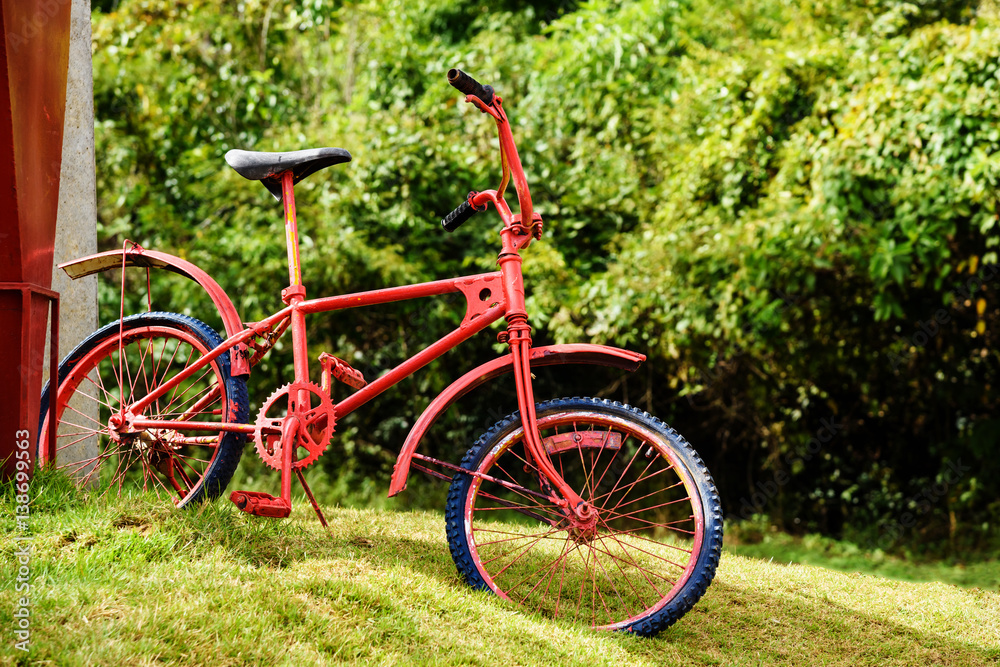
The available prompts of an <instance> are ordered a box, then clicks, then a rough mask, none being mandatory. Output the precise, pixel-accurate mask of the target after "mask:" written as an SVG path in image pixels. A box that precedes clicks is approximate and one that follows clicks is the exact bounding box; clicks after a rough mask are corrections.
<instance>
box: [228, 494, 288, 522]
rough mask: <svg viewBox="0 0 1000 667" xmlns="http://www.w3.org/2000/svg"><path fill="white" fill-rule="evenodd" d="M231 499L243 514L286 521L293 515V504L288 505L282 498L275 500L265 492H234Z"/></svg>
mask: <svg viewBox="0 0 1000 667" xmlns="http://www.w3.org/2000/svg"><path fill="white" fill-rule="evenodd" d="M229 499H230V500H231V501H233V504H234V505H236V507H237V508H239V510H240V511H241V512H246V513H247V514H252V515H253V516H266V517H271V518H272V519H284V518H286V517H288V515H289V514H291V513H292V505H291V503H286V502H285V501H284V500H282V499H281V498H275V497H274V496H272V495H271V494H270V493H264V492H263V491H233V492H232V494H230V496H229Z"/></svg>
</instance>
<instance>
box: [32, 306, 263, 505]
mask: <svg viewBox="0 0 1000 667" xmlns="http://www.w3.org/2000/svg"><path fill="white" fill-rule="evenodd" d="M119 331H121V336H119ZM119 339H121V345H119ZM220 343H222V339H221V338H220V337H219V335H218V334H217V333H216V332H215V331H214V330H213V329H212V328H211V327H209V326H208V325H206V324H205V323H204V322H200V321H198V320H196V319H193V318H191V317H186V316H184V315H178V314H175V313H143V314H141V315H133V316H130V317H126V318H125V319H124V320H123V321H122V322H121V323H119V322H113V323H111V324H109V325H107V326H105V327H103V328H101V329H99V330H98V331H95V332H94V333H93V334H91V335H90V336H89V337H88V338H87V339H86V340H84V341H83V342H82V343H80V345H78V346H77V347H76V349H74V350H73V351H72V352H70V354H69V355H68V356H67V357H66V358H65V359H64V360H63V362H62V363H61V364H60V365H59V376H58V377H59V380H58V381H59V389H58V392H57V395H56V397H55V400H56V417H57V422H58V425H59V426H58V430H57V434H56V456H55V460H54V461H43V456H42V454H43V451H44V449H45V443H46V442H47V438H48V428H49V423H48V417H49V401H50V400H52V398H53V396H52V389H51V387H50V386H49V385H48V384H46V386H45V388H44V389H43V391H42V400H41V414H40V415H39V428H38V433H39V437H38V443H39V445H38V454H39V456H38V459H37V460H38V461H39V462H42V463H47V464H50V465H53V466H54V467H55V468H57V469H59V470H63V471H65V472H66V473H68V474H69V475H71V476H72V477H74V478H75V480H76V481H77V483H78V484H79V485H80V486H82V487H85V488H87V489H89V490H91V491H93V492H96V493H101V494H104V493H114V494H124V493H129V492H132V491H135V490H146V491H153V492H155V493H157V494H160V495H165V496H168V497H172V498H173V499H174V502H175V504H176V505H177V506H179V507H183V506H185V505H188V504H191V503H194V502H198V501H201V500H206V499H212V498H215V497H217V496H219V495H220V494H221V493H222V491H223V490H224V489H225V487H226V485H227V484H228V483H229V480H230V479H231V478H232V476H233V473H234V472H235V470H236V466H237V465H238V464H239V460H240V457H241V456H242V454H243V444H244V442H245V441H246V436H245V435H242V434H238V433H220V432H214V433H213V432H211V431H205V430H200V431H196V430H183V431H182V430H173V429H166V428H161V429H141V428H133V427H129V426H127V425H126V426H125V427H123V426H122V425H121V414H122V409H121V408H122V400H123V397H124V402H125V405H126V406H129V405H133V404H135V402H136V401H138V400H140V399H141V398H143V397H145V396H146V395H148V394H149V393H150V392H152V391H153V390H154V389H155V388H156V387H159V386H160V385H162V384H163V383H165V382H167V381H169V380H171V379H172V378H174V377H176V376H177V375H178V374H179V373H181V372H182V371H183V370H184V369H186V368H188V367H190V366H191V365H193V364H194V363H195V362H197V361H198V360H199V359H201V358H202V357H203V356H205V355H206V354H207V353H208V352H210V351H211V350H212V349H213V348H215V347H216V346H217V345H219V344H220ZM119 348H120V349H119ZM248 412H249V405H248V401H247V389H246V382H245V381H244V380H243V379H241V378H234V377H232V376H231V375H230V369H229V353H228V352H225V353H223V354H221V355H219V356H218V357H216V358H215V359H214V360H213V361H211V362H210V363H209V364H208V365H207V366H205V367H204V368H202V369H200V370H198V371H197V372H195V373H194V374H193V375H192V376H191V377H189V378H187V379H186V380H184V381H182V382H181V383H180V384H178V385H177V386H176V387H174V388H173V389H171V390H170V391H168V392H167V393H166V394H165V395H164V396H163V397H161V398H160V399H158V400H156V401H154V402H153V403H152V404H151V405H150V406H149V407H148V408H147V409H146V410H144V411H143V412H142V414H141V415H138V416H141V417H144V418H147V419H159V420H171V421H196V422H226V423H246V421H247V414H248Z"/></svg>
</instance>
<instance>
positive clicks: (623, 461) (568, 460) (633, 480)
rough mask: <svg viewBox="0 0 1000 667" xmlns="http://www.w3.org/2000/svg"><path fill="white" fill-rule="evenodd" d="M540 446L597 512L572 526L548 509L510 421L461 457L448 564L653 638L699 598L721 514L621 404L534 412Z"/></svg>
mask: <svg viewBox="0 0 1000 667" xmlns="http://www.w3.org/2000/svg"><path fill="white" fill-rule="evenodd" d="M537 415H538V427H539V431H540V435H541V437H542V443H543V445H544V447H545V449H546V451H547V452H548V454H549V457H550V459H551V460H552V463H553V465H554V466H555V469H556V470H557V471H558V472H559V474H560V475H561V476H562V477H563V479H564V480H565V481H566V482H567V483H568V484H569V485H570V486H571V487H572V488H573V489H574V490H575V491H576V492H577V493H578V494H579V495H580V496H581V497H582V498H583V499H584V500H586V501H587V502H588V503H589V504H590V505H591V506H592V507H593V509H594V510H596V511H597V521H596V525H594V526H593V527H590V528H588V529H585V530H581V529H580V527H579V526H578V525H574V524H573V522H572V521H570V520H569V518H568V517H567V516H566V513H565V511H564V510H561V509H560V508H559V507H558V506H557V505H556V504H554V503H553V502H552V501H551V499H550V498H551V495H552V491H551V490H550V488H549V484H548V481H547V480H545V479H544V478H542V476H541V474H540V472H539V470H538V468H537V467H536V466H535V464H534V463H533V461H532V460H531V458H530V456H529V455H528V454H527V452H526V449H525V445H524V437H523V428H522V426H521V418H520V416H519V415H518V414H517V413H514V414H512V415H510V416H509V417H507V418H506V419H503V420H501V421H500V422H498V423H497V424H496V425H494V426H493V428H491V429H490V430H489V431H488V432H486V433H485V434H484V435H483V436H482V437H481V438H479V440H478V441H477V442H476V444H475V445H473V447H472V448H471V449H470V450H469V452H468V453H467V454H466V456H465V459H464V460H463V461H462V467H463V468H465V469H466V470H468V471H469V473H471V474H465V473H458V474H456V475H455V477H454V478H453V480H452V484H451V488H450V490H449V493H448V504H447V509H446V522H447V532H448V542H449V546H450V548H451V555H452V558H453V559H454V561H455V564H456V566H457V567H458V570H459V572H460V573H461V575H462V576H463V577H464V579H465V580H466V582H468V583H469V584H470V585H471V586H472V587H474V588H479V589H484V590H491V591H493V592H494V593H496V594H497V595H499V596H501V597H504V598H508V599H510V600H513V601H514V602H516V603H518V604H520V605H522V606H523V607H525V608H526V609H528V610H531V611H538V612H541V613H543V614H547V615H551V616H558V617H569V618H573V619H575V620H578V621H581V622H584V623H587V624H588V625H590V626H592V627H594V628H596V629H601V630H624V631H628V632H634V633H636V634H640V635H645V636H652V635H655V634H657V633H658V632H660V631H661V630H663V629H665V628H667V627H669V626H670V625H671V624H673V623H674V622H675V621H676V620H677V619H679V618H680V617H681V616H683V615H684V614H685V613H686V612H687V611H688V610H689V609H691V607H692V606H694V604H695V603H696V602H697V601H698V599H699V598H701V596H702V594H704V592H705V590H706V589H707V588H708V585H709V584H710V583H711V581H712V578H713V577H714V576H715V569H716V567H717V566H718V563H719V556H720V554H721V551H722V508H721V505H720V502H719V495H718V492H717V491H716V489H715V485H714V483H713V482H712V478H711V476H710V475H709V473H708V470H707V468H706V467H705V464H704V463H702V461H701V459H700V458H699V457H698V454H697V453H695V451H694V449H692V447H691V445H689V444H688V443H687V442H686V441H685V440H684V439H683V438H682V437H681V436H680V435H679V434H678V433H677V432H676V431H674V430H673V429H671V428H670V427H668V426H667V425H666V424H664V423H663V422H662V421H660V420H659V419H656V418H655V417H651V416H650V415H648V414H647V413H645V412H643V411H641V410H638V409H636V408H633V407H630V406H627V405H622V404H621V403H617V402H612V401H607V400H602V399H595V398H569V399H559V400H554V401H547V402H544V403H539V404H538V405H537Z"/></svg>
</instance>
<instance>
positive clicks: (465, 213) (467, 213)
mask: <svg viewBox="0 0 1000 667" xmlns="http://www.w3.org/2000/svg"><path fill="white" fill-rule="evenodd" d="M484 208H485V207H484ZM478 212H479V211H477V210H476V209H474V208H472V204H470V203H469V200H465V201H464V202H462V203H461V204H459V205H458V208H456V209H455V210H454V211H452V212H451V213H449V214H448V215H446V216H444V219H443V220H442V221H441V226H442V227H444V230H445V231H446V232H453V231H455V230H456V229H458V228H459V227H461V226H462V225H463V224H464V223H465V221H466V220H468V219H469V218H471V217H472V216H474V215H475V214H476V213H478Z"/></svg>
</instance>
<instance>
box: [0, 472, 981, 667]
mask: <svg viewBox="0 0 1000 667" xmlns="http://www.w3.org/2000/svg"><path fill="white" fill-rule="evenodd" d="M61 484H62V483H61V482H59V480H46V479H41V480H39V482H38V483H37V484H35V485H34V486H35V490H34V492H33V493H37V494H38V497H37V499H36V501H35V505H34V506H33V515H32V518H31V529H32V534H33V536H34V539H33V545H34V549H35V551H34V554H33V556H32V561H31V569H32V576H33V578H34V582H33V583H34V588H33V590H32V592H31V602H32V607H31V612H32V616H31V624H32V625H31V630H32V635H31V645H30V646H31V652H30V653H29V654H27V655H25V654H23V653H21V652H20V651H17V650H15V648H14V646H13V644H14V639H13V637H12V633H11V632H8V633H6V635H5V641H4V643H3V646H2V648H0V663H2V664H11V663H14V664H16V663H19V662H20V663H27V664H34V663H41V664H60V665H74V664H102V665H125V664H128V665H147V664H158V665H160V664H167V665H194V664H213V665H313V664H316V665H319V664H331V663H333V664H337V663H345V664H347V663H354V664H385V665H390V664H414V663H416V664H456V665H457V664H476V665H479V664H481V665H491V666H496V665H536V664H538V665H541V664H546V665H548V664H557V665H588V666H590V665H623V664H625V665H656V666H660V665H771V664H795V665H805V664H818V665H819V664H821V665H914V664H916V665H938V664H942V665H952V664H953V665H985V664H997V663H1000V642H998V639H997V637H998V636H1000V593H998V592H996V591H986V590H980V589H971V590H969V589H962V588H958V587H956V586H953V585H949V584H943V583H909V582H900V581H893V580H887V579H883V578H879V577H875V576H869V575H863V574H857V573H843V572H837V571H832V570H828V569H824V568H820V567H815V566H808V565H792V566H784V565H778V564H775V563H773V562H767V561H765V560H761V559H757V558H748V557H743V556H739V555H734V554H731V553H727V554H726V555H725V556H724V557H723V560H722V563H721V565H720V568H719V573H718V576H717V577H716V581H715V583H714V584H713V585H712V586H711V588H710V589H709V591H708V593H707V594H706V595H705V597H704V598H703V599H702V601H701V602H700V603H699V604H698V605H697V606H696V607H695V609H694V610H693V611H692V612H690V613H689V614H688V615H687V616H685V617H684V618H683V619H682V620H681V621H680V622H679V623H677V624H676V625H675V626H674V627H673V628H671V629H670V630H668V631H666V632H665V633H663V634H662V635H661V636H660V637H658V638H656V639H653V640H646V639H639V638H636V637H631V636H628V635H623V634H609V633H596V632H592V631H589V630H587V629H586V628H584V627H581V626H580V625H578V624H576V623H574V622H572V621H571V620H565V621H564V620H552V619H548V618H543V617H539V616H533V615H528V614H525V613H523V612H522V611H521V610H519V609H518V608H516V607H513V606H511V605H510V604H507V603H505V602H503V601H501V600H499V599H497V598H496V597H494V596H491V595H487V594H483V593H477V592H474V591H471V590H470V589H468V588H467V587H466V586H465V585H464V584H463V583H462V582H461V581H460V580H459V578H458V575H457V573H456V571H455V568H454V565H453V564H452V562H451V558H450V556H449V554H448V548H447V544H446V542H445V535H444V520H443V516H442V515H441V514H439V513H430V512H399V511H385V510H356V509H338V508H329V509H327V517H328V519H329V520H330V524H331V526H330V531H329V533H327V532H326V531H324V530H323V529H322V528H321V527H320V525H319V523H318V522H317V521H316V519H315V517H314V516H312V513H311V508H310V507H309V506H308V504H306V503H299V505H298V506H297V508H296V511H295V513H294V514H293V516H292V518H291V519H290V520H287V521H272V520H266V519H255V518H252V517H246V516H244V515H242V514H240V513H239V512H237V511H236V510H235V508H233V507H232V506H231V505H230V504H229V503H226V502H218V503H216V504H214V505H207V506H203V507H202V508H199V509H196V510H194V511H187V512H178V511H176V510H174V509H173V508H172V507H171V506H170V505H169V503H164V502H150V501H149V500H147V499H124V500H114V501H108V502H100V503H96V504H87V503H83V502H81V501H80V500H79V498H78V496H76V494H74V493H73V492H72V491H71V490H69V489H66V488H65V487H64V486H62V485H61ZM3 505H4V512H3V515H2V519H0V521H2V525H3V528H4V531H5V532H6V534H7V535H8V536H12V535H13V534H15V527H14V521H13V519H12V518H11V515H12V511H13V507H12V504H11V498H10V497H9V494H7V495H6V496H5V497H4V500H3ZM13 552H14V543H13V541H12V540H9V539H8V540H6V541H5V544H4V557H3V559H2V561H0V565H2V567H0V569H2V576H3V577H4V578H5V580H6V581H8V582H13V580H14V577H15V571H16V569H15V568H16V564H15V563H14V558H13ZM16 599H17V598H16V595H15V593H14V591H13V586H6V587H5V588H4V590H3V593H2V595H0V622H2V624H3V627H5V628H11V627H12V626H13V621H14V619H13V611H14V609H15V605H16Z"/></svg>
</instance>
